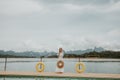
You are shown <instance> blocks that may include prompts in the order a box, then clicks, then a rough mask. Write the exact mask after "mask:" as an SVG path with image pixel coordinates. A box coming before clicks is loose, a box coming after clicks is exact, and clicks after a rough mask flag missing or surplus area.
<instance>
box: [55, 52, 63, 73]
mask: <svg viewBox="0 0 120 80" xmlns="http://www.w3.org/2000/svg"><path fill="white" fill-rule="evenodd" d="M63 55H64V54H63V53H60V55H59V57H58V60H57V62H58V61H60V60H61V61H63V62H64V60H63ZM56 64H57V63H56ZM56 72H64V67H63V68H58V67H57V65H56Z"/></svg>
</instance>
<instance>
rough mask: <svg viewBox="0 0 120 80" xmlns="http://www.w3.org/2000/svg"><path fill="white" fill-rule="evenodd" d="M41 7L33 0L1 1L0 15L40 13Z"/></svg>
mask: <svg viewBox="0 0 120 80" xmlns="http://www.w3.org/2000/svg"><path fill="white" fill-rule="evenodd" d="M43 9H44V8H43V6H42V5H40V4H38V3H37V2H36V1H33V0H1V1H0V14H1V15H12V16H15V15H23V14H32V13H35V12H41V11H42V10H43Z"/></svg>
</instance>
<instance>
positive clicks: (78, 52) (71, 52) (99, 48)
mask: <svg viewBox="0 0 120 80" xmlns="http://www.w3.org/2000/svg"><path fill="white" fill-rule="evenodd" d="M93 51H95V52H102V51H105V49H104V48H102V47H95V48H94V49H86V50H74V51H66V52H65V54H76V55H81V54H84V53H89V52H93Z"/></svg>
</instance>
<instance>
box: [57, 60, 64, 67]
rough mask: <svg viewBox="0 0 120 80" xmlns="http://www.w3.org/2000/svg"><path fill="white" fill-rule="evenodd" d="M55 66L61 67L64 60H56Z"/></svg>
mask: <svg viewBox="0 0 120 80" xmlns="http://www.w3.org/2000/svg"><path fill="white" fill-rule="evenodd" d="M57 67H58V68H63V67H64V62H63V61H62V60H60V61H58V62H57Z"/></svg>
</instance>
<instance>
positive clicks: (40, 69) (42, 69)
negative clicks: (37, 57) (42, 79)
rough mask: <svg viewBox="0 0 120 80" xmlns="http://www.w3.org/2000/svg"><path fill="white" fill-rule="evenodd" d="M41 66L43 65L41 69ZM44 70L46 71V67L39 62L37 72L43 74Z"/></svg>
mask: <svg viewBox="0 0 120 80" xmlns="http://www.w3.org/2000/svg"><path fill="white" fill-rule="evenodd" d="M40 65H41V68H40ZM44 69H45V65H44V63H43V62H38V63H37V64H36V70H37V71H38V72H43V71H44Z"/></svg>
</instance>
